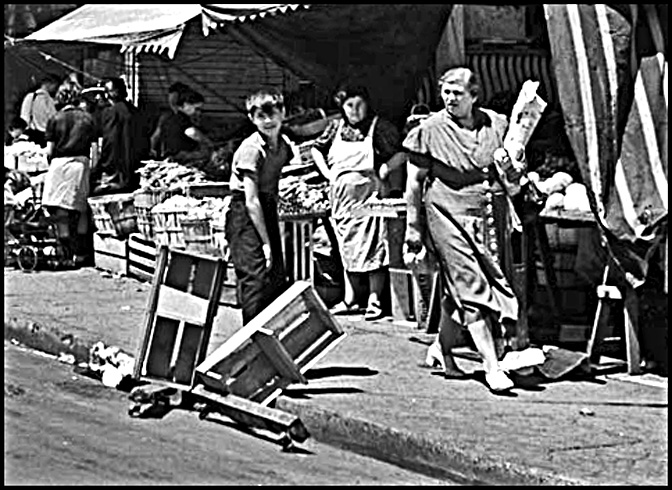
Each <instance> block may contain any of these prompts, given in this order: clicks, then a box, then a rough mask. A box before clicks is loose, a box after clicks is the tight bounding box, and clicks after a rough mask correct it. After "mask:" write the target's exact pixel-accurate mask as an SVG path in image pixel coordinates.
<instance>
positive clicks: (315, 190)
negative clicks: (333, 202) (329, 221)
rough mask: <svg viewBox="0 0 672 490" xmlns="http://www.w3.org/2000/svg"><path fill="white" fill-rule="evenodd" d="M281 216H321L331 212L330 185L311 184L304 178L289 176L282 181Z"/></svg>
mask: <svg viewBox="0 0 672 490" xmlns="http://www.w3.org/2000/svg"><path fill="white" fill-rule="evenodd" d="M279 198H280V199H279V203H278V212H279V213H280V215H309V214H321V213H325V212H327V211H328V210H329V183H328V182H320V183H316V184H311V183H309V182H308V179H306V178H305V177H304V176H295V175H289V176H287V177H283V178H282V179H281V180H280V196H279Z"/></svg>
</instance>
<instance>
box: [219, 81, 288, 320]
mask: <svg viewBox="0 0 672 490" xmlns="http://www.w3.org/2000/svg"><path fill="white" fill-rule="evenodd" d="M245 107H246V109H247V114H248V117H249V118H250V120H251V121H252V123H253V124H254V126H255V127H256V131H255V132H254V133H253V134H252V135H251V136H249V137H247V138H246V139H245V140H243V142H242V143H241V144H240V146H239V147H238V149H237V150H236V152H235V153H234V155H233V164H232V174H231V180H230V186H231V205H230V207H229V210H228V212H227V215H226V230H225V233H226V239H227V241H228V242H229V247H230V250H231V260H232V262H233V266H234V269H235V271H236V277H237V278H238V284H239V287H240V293H241V303H242V310H243V324H247V323H249V322H250V320H252V319H253V318H254V317H255V316H257V315H258V314H259V313H260V312H261V311H262V310H263V309H264V308H265V307H266V306H268V305H269V304H270V303H271V302H272V301H273V300H275V299H276V298H277V297H278V296H280V294H282V293H283V292H284V291H285V289H287V287H288V282H287V278H286V274H285V265H284V260H283V256H282V247H281V242H282V239H281V237H280V225H279V219H278V184H279V181H280V172H281V170H282V167H283V166H284V165H286V164H287V163H289V161H290V160H291V159H292V157H293V152H292V149H291V146H290V143H289V140H288V139H287V137H286V136H284V135H281V134H280V130H281V127H282V121H283V119H284V117H285V106H284V99H283V96H282V94H280V93H279V92H278V91H276V90H273V89H269V90H260V91H258V92H255V93H253V94H251V95H250V96H248V97H247V100H246V102H245Z"/></svg>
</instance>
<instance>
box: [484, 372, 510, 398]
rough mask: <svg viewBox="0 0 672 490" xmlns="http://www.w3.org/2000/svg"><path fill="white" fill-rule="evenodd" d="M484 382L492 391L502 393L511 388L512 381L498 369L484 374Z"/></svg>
mask: <svg viewBox="0 0 672 490" xmlns="http://www.w3.org/2000/svg"><path fill="white" fill-rule="evenodd" d="M485 382H486V384H487V385H488V388H490V391H492V392H493V393H502V392H504V391H508V390H510V389H511V388H513V386H514V384H513V381H511V379H510V378H509V377H508V376H507V375H506V373H505V372H504V371H502V370H501V369H498V370H496V371H493V372H491V373H486V374H485Z"/></svg>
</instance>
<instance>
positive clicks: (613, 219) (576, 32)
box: [544, 4, 668, 287]
mask: <svg viewBox="0 0 672 490" xmlns="http://www.w3.org/2000/svg"><path fill="white" fill-rule="evenodd" d="M544 9H545V14H546V20H547V26H548V32H549V39H550V42H551V52H552V55H553V64H554V70H555V76H556V80H557V84H558V93H559V96H560V101H561V105H562V110H563V113H564V118H565V126H566V129H567V136H568V137H569V139H570V142H571V145H572V149H573V150H574V154H575V156H576V159H577V161H578V164H579V168H580V170H581V175H582V177H583V180H584V184H585V185H586V187H587V188H588V195H589V198H590V201H591V207H592V208H593V212H594V214H595V217H596V220H597V222H598V223H599V225H600V227H601V229H602V231H603V232H604V235H605V237H606V239H607V243H608V248H609V250H610V252H611V254H610V255H611V257H612V258H613V260H614V262H615V264H616V265H618V266H619V267H620V269H621V271H622V272H623V273H624V275H625V278H626V279H627V280H628V282H629V283H630V284H631V285H632V286H633V287H637V286H640V285H641V284H643V282H644V280H645V279H646V275H647V270H648V261H649V259H650V257H651V255H652V254H653V253H654V252H655V249H656V248H657V247H658V246H659V244H660V241H661V239H662V238H663V237H664V235H665V234H666V232H667V187H668V182H667V110H668V104H667V61H666V42H665V41H664V39H665V37H666V34H667V33H666V29H667V26H664V25H663V24H661V22H660V20H659V16H658V12H657V10H656V9H655V8H651V6H650V5H649V6H639V5H634V4H633V5H628V4H619V5H618V6H611V5H605V4H585V5H584V4H562V5H544ZM663 29H665V31H664V30H663Z"/></svg>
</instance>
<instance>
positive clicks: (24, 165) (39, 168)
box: [5, 141, 49, 172]
mask: <svg viewBox="0 0 672 490" xmlns="http://www.w3.org/2000/svg"><path fill="white" fill-rule="evenodd" d="M15 159H17V160H18V161H17V162H16V163H18V167H17V168H18V169H19V170H22V171H24V172H44V171H46V170H47V169H48V168H49V163H48V162H47V154H46V149H45V148H42V147H41V146H40V145H38V144H37V143H33V142H32V141H19V142H17V143H14V144H13V145H10V146H5V167H9V168H14V165H15V162H14V160H15Z"/></svg>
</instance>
